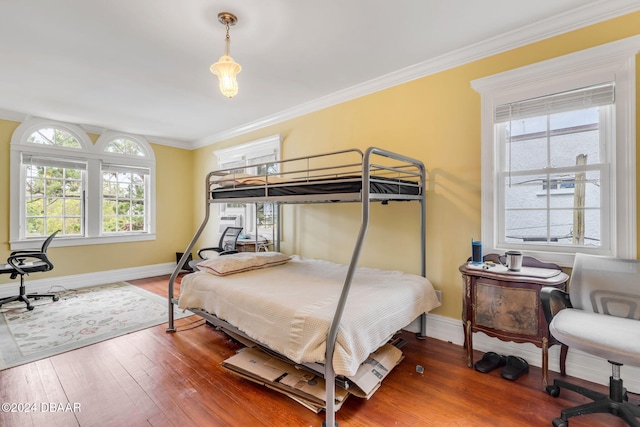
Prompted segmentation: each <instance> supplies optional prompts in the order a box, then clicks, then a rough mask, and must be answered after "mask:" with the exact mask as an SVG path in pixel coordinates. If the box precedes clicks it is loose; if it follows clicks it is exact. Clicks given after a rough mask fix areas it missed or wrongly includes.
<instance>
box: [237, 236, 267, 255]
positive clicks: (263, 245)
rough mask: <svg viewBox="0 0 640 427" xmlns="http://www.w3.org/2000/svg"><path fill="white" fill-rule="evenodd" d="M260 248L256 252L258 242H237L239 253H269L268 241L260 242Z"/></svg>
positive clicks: (243, 240) (247, 240)
mask: <svg viewBox="0 0 640 427" xmlns="http://www.w3.org/2000/svg"><path fill="white" fill-rule="evenodd" d="M257 245H258V248H257V250H256V241H255V240H249V239H246V240H245V239H242V240H241V239H238V240H237V241H236V249H237V250H238V252H267V251H268V250H269V245H270V243H269V241H268V240H259V241H258V242H257Z"/></svg>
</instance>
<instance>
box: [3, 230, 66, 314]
mask: <svg viewBox="0 0 640 427" xmlns="http://www.w3.org/2000/svg"><path fill="white" fill-rule="evenodd" d="M59 232H60V230H58V231H56V232H54V233H53V234H51V235H50V236H49V237H47V239H46V240H45V241H44V243H43V244H42V248H41V249H40V250H39V251H38V250H23V251H14V252H11V254H10V255H9V258H8V259H7V264H4V265H0V274H11V279H15V278H16V277H18V276H20V294H19V295H15V296H12V297H8V298H4V299H1V300H0V307H1V306H2V305H3V304H6V303H8V302H13V301H22V302H24V303H25V304H27V309H28V310H33V306H32V305H31V302H30V301H29V298H33V299H40V298H53V300H54V301H58V299H59V298H58V296H57V295H56V294H27V293H26V289H25V285H24V275H25V274H29V273H38V272H42V271H50V270H53V264H52V263H51V261H49V258H48V257H47V248H48V247H49V244H50V243H51V241H52V240H53V238H54V237H55V236H56V234H58V233H59Z"/></svg>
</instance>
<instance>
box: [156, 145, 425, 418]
mask: <svg viewBox="0 0 640 427" xmlns="http://www.w3.org/2000/svg"><path fill="white" fill-rule="evenodd" d="M346 153H357V154H359V156H360V157H361V159H362V161H361V163H357V164H356V163H352V164H346V165H339V166H337V167H335V166H332V167H322V168H313V169H311V168H307V170H306V171H300V170H296V171H286V172H282V171H279V172H278V175H283V174H289V175H290V176H291V175H292V174H300V173H303V174H307V175H309V174H313V173H323V172H322V171H326V170H334V169H336V168H338V169H340V168H353V167H358V166H361V181H362V187H361V190H360V191H359V192H355V193H354V192H350V193H332V194H322V195H318V194H312V195H282V196H271V195H269V188H270V187H272V186H280V185H287V184H270V183H269V175H268V172H265V184H261V185H258V186H257V187H263V188H264V195H261V196H253V197H247V198H228V199H227V198H222V199H217V198H213V197H212V189H213V188H214V187H215V186H216V185H217V184H218V183H219V182H220V178H219V177H220V176H221V175H224V174H225V172H226V173H227V174H228V173H229V172H230V171H213V172H210V173H209V174H207V178H206V183H205V192H206V194H205V198H206V204H205V216H204V219H203V221H202V223H201V225H200V227H199V228H198V230H197V231H196V233H195V234H194V236H193V238H192V239H191V242H190V243H189V245H188V246H187V248H186V250H185V251H184V253H183V255H182V257H181V258H180V260H179V261H178V263H177V265H176V268H175V269H174V271H173V273H172V274H171V278H170V279H169V288H168V303H169V313H168V317H169V319H168V327H167V330H166V331H167V332H175V331H176V328H175V324H174V311H173V310H174V305H176V304H178V299H176V298H175V297H174V284H175V280H176V278H177V277H178V274H179V273H180V271H181V269H182V267H183V266H184V265H185V263H186V262H187V260H188V258H189V254H191V251H192V250H193V248H194V246H195V244H196V242H197V241H198V239H199V238H200V236H201V234H202V232H203V231H204V229H205V227H206V225H207V223H208V222H209V218H210V211H211V205H212V204H214V203H258V202H270V203H276V205H277V206H278V209H280V205H281V204H295V203H330V202H360V203H361V204H362V221H361V224H360V230H359V233H358V236H357V238H356V242H355V245H354V249H353V254H352V256H351V260H350V262H349V267H348V270H347V275H346V277H345V280H344V285H343V287H342V292H341V295H340V299H339V300H338V305H337V307H336V311H335V315H334V317H333V320H332V322H331V326H330V328H329V332H328V334H327V343H326V347H327V348H326V357H325V363H324V365H322V364H318V363H305V364H302V365H299V364H298V365H297V366H298V367H301V368H303V369H307V370H309V371H311V372H314V373H315V374H317V375H319V376H323V377H324V379H325V382H326V395H325V396H326V397H325V402H326V408H325V413H326V417H325V420H324V421H323V423H322V425H323V427H327V426H337V425H338V423H337V422H336V418H335V412H336V411H335V385H336V384H340V385H342V386H343V387H345V388H346V387H348V383H345V382H344V380H341V379H340V378H338V377H337V376H336V374H335V372H334V369H333V352H334V349H335V343H336V338H337V335H338V327H339V325H340V321H341V319H342V315H343V313H344V309H345V305H346V303H347V299H348V296H349V291H350V289H351V283H352V280H353V277H354V275H355V273H356V268H357V266H358V261H359V259H360V254H361V251H362V247H363V244H364V239H365V236H366V233H367V229H368V226H369V217H370V203H371V202H372V201H379V202H382V203H387V202H388V201H389V200H415V201H419V203H420V264H421V265H420V270H421V272H420V274H421V275H422V276H423V277H426V194H425V174H426V170H425V167H424V164H423V163H422V162H421V161H419V160H416V159H412V158H410V157H407V156H403V155H400V154H397V153H393V152H390V151H387V150H383V149H380V148H376V147H369V148H368V149H366V150H365V152H364V153H363V152H362V151H361V150H358V149H350V150H342V151H335V152H331V153H326V154H319V155H314V156H306V157H298V158H295V159H287V160H281V161H278V162H269V163H265V164H262V165H253V166H254V167H255V166H266V165H268V164H273V163H280V164H287V163H288V162H294V161H307V164H309V163H308V162H309V161H310V159H313V158H318V157H326V156H334V155H341V154H346ZM374 156H380V157H383V158H387V159H392V160H395V161H398V162H401V163H402V165H401V166H398V167H395V166H384V165H382V164H374V163H372V158H374ZM265 169H267V168H265ZM381 170H382V171H387V172H391V173H395V174H402V175H403V176H411V177H413V178H414V179H416V180H417V181H416V182H417V185H418V186H419V188H420V191H419V194H417V195H409V194H381V193H372V192H371V187H370V183H371V182H374V181H375V180H376V177H375V175H372V171H381ZM324 176H334V173H333V172H330V173H328V174H327V175H324ZM339 176H345V175H344V173H341V174H338V177H339ZM358 179H360V178H358ZM278 218H281V215H278ZM276 250H277V251H279V250H280V225H279V224H278V228H277V241H276ZM190 311H192V312H193V313H195V314H198V315H200V316H202V317H204V318H205V319H206V320H207V321H208V322H210V323H212V324H213V325H214V326H216V327H218V328H221V329H223V330H227V331H230V332H232V333H235V334H238V335H240V336H244V337H245V338H248V339H250V338H249V337H247V336H246V335H245V334H244V333H243V332H242V331H240V330H238V329H237V328H235V327H234V326H233V325H231V324H229V323H227V322H225V321H224V320H222V319H219V318H218V317H216V316H214V315H212V314H210V313H208V312H206V311H203V310H195V309H193V310H190ZM426 323H427V318H426V313H423V314H422V315H421V316H420V332H418V333H416V337H417V338H419V339H424V338H425V337H426V330H427V325H426ZM258 344H259V343H258ZM266 350H269V349H266ZM271 353H273V352H271Z"/></svg>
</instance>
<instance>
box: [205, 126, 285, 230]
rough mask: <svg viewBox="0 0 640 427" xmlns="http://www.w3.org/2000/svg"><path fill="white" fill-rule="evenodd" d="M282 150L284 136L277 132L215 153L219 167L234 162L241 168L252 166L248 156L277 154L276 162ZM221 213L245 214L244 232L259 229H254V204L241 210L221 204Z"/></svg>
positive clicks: (256, 156)
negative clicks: (240, 164) (247, 161)
mask: <svg viewBox="0 0 640 427" xmlns="http://www.w3.org/2000/svg"><path fill="white" fill-rule="evenodd" d="M281 151H282V137H281V135H279V134H276V135H272V136H268V137H266V138H262V139H258V140H255V141H251V142H247V143H244V144H239V145H234V146H232V147H229V148H223V149H220V150H216V151H214V152H213V154H214V155H215V156H216V159H217V164H218V168H226V167H227V166H224V165H229V164H231V163H233V162H238V163H242V166H238V167H239V168H240V167H245V166H250V165H247V163H246V160H247V158H253V159H255V158H258V157H263V156H268V155H271V154H275V159H274V162H278V161H280V153H281ZM239 211H241V212H239ZM219 214H220V216H222V215H232V214H242V215H243V216H244V224H243V225H242V227H243V234H245V233H251V234H254V233H256V232H257V231H258V230H254V228H255V221H256V218H255V216H256V214H255V205H254V204H251V205H247V206H245V208H244V209H239V210H238V209H235V208H227V207H226V205H220V212H219ZM247 224H250V227H248V226H247Z"/></svg>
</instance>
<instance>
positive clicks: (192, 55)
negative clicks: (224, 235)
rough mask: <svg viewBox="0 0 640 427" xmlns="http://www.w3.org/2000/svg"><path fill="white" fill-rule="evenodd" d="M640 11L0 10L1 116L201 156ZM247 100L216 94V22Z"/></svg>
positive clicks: (260, 1)
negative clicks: (248, 135)
mask: <svg viewBox="0 0 640 427" xmlns="http://www.w3.org/2000/svg"><path fill="white" fill-rule="evenodd" d="M634 10H640V2H639V1H637V0H535V1H526V0H446V1H443V0H394V1H388V0H321V1H319V0H317V1H310V0H307V1H305V0H298V1H295V0H269V1H266V0H243V1H238V0H236V1H231V0H222V1H215V0H128V1H114V0H90V1H89V0H56V1H51V0H0V41H1V42H0V117H5V118H9V117H12V118H20V117H22V118H24V117H26V116H35V117H44V118H48V119H54V120H60V121H65V122H70V123H75V124H81V125H85V126H87V127H90V128H92V129H94V130H96V129H97V130H101V129H111V130H117V131H123V132H129V133H135V134H139V135H145V136H147V137H150V138H151V140H152V141H154V142H161V143H166V144H169V145H176V146H184V147H186V148H195V147H198V146H202V145H204V144H207V143H212V142H216V141H218V140H221V139H222V138H225V137H229V136H233V135H234V134H238V133H240V132H242V131H244V130H248V129H253V128H257V127H260V126H263V125H267V124H270V123H274V122H277V121H279V120H283V119H286V118H289V117H294V116H296V115H299V114H303V113H306V112H309V111H313V110H315V109H318V108H323V107H326V106H328V105H331V104H335V103H337V102H341V101H344V100H346V99H350V98H353V97H356V96H361V95H363V94H365V93H369V92H372V91H375V90H380V89H382V88H384V87H389V86H392V85H394V84H398V83H402V82H404V81H408V80H411V79H415V78H418V77H421V76H424V75H427V74H429V73H432V72H435V71H439V70H442V69H445V68H448V67H451V66H455V65H459V64H461V63H465V62H468V61H471V60H474V59H477V58H480V57H484V56H487V55H490V54H493V53H497V52H500V51H504V50H507V49H510V48H513V47H516V46H519V45H522V44H526V43H530V42H532V41H535V40H540V39H543V38H546V37H550V36H552V35H555V34H559V33H562V32H565V31H569V30H571V29H574V28H578V27H582V26H585V25H588V24H591V23H594V22H598V21H601V20H604V19H608V18H611V17H614V16H618V15H622V14H625V13H628V12H631V11H634ZM222 11H228V12H232V13H235V14H236V15H237V16H238V24H237V25H236V26H233V27H231V56H232V57H233V58H234V59H235V60H236V61H237V62H238V63H240V64H241V65H242V67H243V70H242V72H241V73H240V74H239V75H238V84H239V87H240V91H239V93H238V95H237V96H236V97H234V98H233V99H227V98H225V97H224V96H222V95H221V94H220V93H219V91H218V86H217V78H216V77H215V76H213V75H212V74H211V73H210V72H209V66H210V65H211V63H213V62H216V61H217V59H218V57H219V56H221V55H222V54H223V52H224V36H225V28H224V26H223V25H222V24H220V23H219V22H218V21H217V14H218V12H222Z"/></svg>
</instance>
